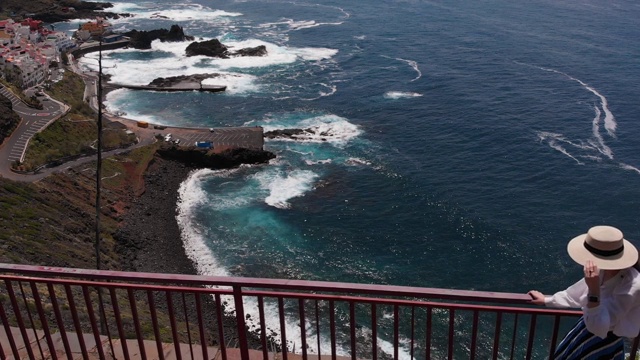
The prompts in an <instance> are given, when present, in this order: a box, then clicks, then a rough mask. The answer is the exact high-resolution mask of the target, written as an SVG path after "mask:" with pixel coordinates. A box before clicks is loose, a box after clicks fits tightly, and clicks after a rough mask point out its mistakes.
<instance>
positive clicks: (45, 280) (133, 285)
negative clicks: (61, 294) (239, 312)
mask: <svg viewBox="0 0 640 360" xmlns="http://www.w3.org/2000/svg"><path fill="white" fill-rule="evenodd" d="M0 279H7V280H12V281H33V282H38V283H44V284H53V285H75V286H93V287H103V288H105V289H133V290H153V291H156V290H158V291H171V292H178V293H180V292H184V293H204V294H220V295H233V291H231V290H230V289H229V290H227V289H219V288H208V287H184V286H171V285H150V284H139V283H123V282H98V281H90V280H71V279H60V278H37V277H28V276H15V275H1V274H0ZM209 285H210V284H209Z"/></svg>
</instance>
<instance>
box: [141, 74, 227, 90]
mask: <svg viewBox="0 0 640 360" xmlns="http://www.w3.org/2000/svg"><path fill="white" fill-rule="evenodd" d="M218 76H220V74H217V73H211V74H193V75H178V76H169V77H159V78H155V79H153V81H152V82H150V83H149V86H156V87H172V86H177V85H180V84H183V83H201V82H202V80H204V79H211V78H214V77H218Z"/></svg>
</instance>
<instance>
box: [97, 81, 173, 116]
mask: <svg viewBox="0 0 640 360" xmlns="http://www.w3.org/2000/svg"><path fill="white" fill-rule="evenodd" d="M132 91H134V90H129V89H117V90H113V91H110V92H109V93H108V94H107V97H106V100H105V101H104V103H103V104H104V106H105V107H106V109H107V111H108V112H110V113H112V114H117V113H121V112H123V110H124V109H126V111H127V112H126V117H127V118H128V119H132V120H139V121H147V122H150V123H156V124H162V123H163V121H162V119H158V118H157V117H156V116H155V115H153V114H149V113H139V112H137V111H135V110H132V109H131V108H130V107H129V105H130V104H129V102H128V99H129V98H130V96H131V93H132Z"/></svg>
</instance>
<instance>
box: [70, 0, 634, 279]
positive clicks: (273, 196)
mask: <svg viewBox="0 0 640 360" xmlns="http://www.w3.org/2000/svg"><path fill="white" fill-rule="evenodd" d="M117 8H118V11H127V12H134V13H136V14H137V16H136V17H134V18H129V19H123V20H118V21H116V22H114V27H115V28H117V29H123V30H124V29H132V28H136V29H140V30H141V29H154V28H159V27H165V28H168V27H169V26H170V25H171V24H174V23H178V24H180V25H181V26H183V27H184V29H185V32H186V33H187V34H190V35H195V36H196V37H198V38H200V37H202V38H205V39H209V38H218V39H220V40H221V41H222V42H223V43H225V44H227V45H232V46H235V47H246V46H256V45H259V44H264V45H266V46H267V49H268V51H269V55H268V56H267V57H266V58H257V59H231V60H210V59H204V58H186V57H184V55H183V52H184V48H185V47H186V45H187V44H186V43H184V44H160V43H155V44H154V48H153V50H152V51H134V50H121V51H116V52H113V53H111V54H110V55H108V57H107V60H106V66H107V67H109V66H110V65H113V64H117V67H116V68H113V69H107V71H108V72H111V73H112V74H113V76H114V80H115V81H117V82H129V83H135V84H142V83H146V82H149V81H151V80H153V79H154V78H155V77H157V76H170V75H179V74H185V73H203V72H208V73H209V72H218V73H223V74H224V76H223V77H221V78H216V79H213V80H211V83H224V84H226V85H228V87H229V91H228V92H227V93H225V94H200V93H188V94H174V93H172V94H160V93H152V92H133V91H125V90H123V91H119V92H115V93H112V94H111V95H110V98H109V103H108V105H109V107H110V109H113V110H120V111H125V112H126V113H127V114H128V115H129V116H130V117H133V118H141V119H150V120H151V121H154V122H157V123H163V124H167V125H176V126H203V127H209V126H239V125H249V126H254V125H260V126H264V127H265V129H267V130H269V129H273V128H285V127H316V126H317V127H320V128H322V129H324V131H326V132H327V134H326V136H325V139H327V140H328V141H321V140H320V139H308V141H298V142H286V141H268V142H267V143H266V145H265V148H266V149H267V150H270V151H273V152H275V153H276V154H277V156H278V158H277V160H275V161H274V162H273V163H272V164H270V165H269V166H264V167H257V168H242V169H239V170H237V171H233V172H225V173H219V172H211V171H200V172H198V173H196V174H193V176H192V177H191V178H190V179H189V180H188V181H186V182H185V183H184V184H183V188H182V189H181V194H182V200H181V202H180V204H178V205H179V209H180V215H179V216H178V219H179V222H180V224H181V226H182V229H183V232H184V233H183V237H184V240H185V244H186V246H187V248H188V252H189V255H190V256H191V257H192V259H194V260H195V261H196V263H197V266H198V267H199V269H200V270H201V271H202V272H203V273H209V274H233V275H240V276H272V277H284V278H302V279H319V280H330V281H349V282H363V283H384V284H394V285H414V286H426V287H445V288H457V289H477V290H492V291H508V292H526V291H528V290H529V289H532V288H536V289H540V290H541V291H543V292H553V291H556V290H559V286H560V287H561V286H564V285H569V284H570V283H572V282H573V281H575V280H576V279H577V278H578V277H579V276H580V274H581V269H580V267H579V266H578V265H575V264H574V263H572V261H571V260H570V258H569V257H568V255H567V254H566V251H565V246H566V243H567V242H568V241H569V240H570V239H571V238H573V237H574V236H577V235H579V234H581V233H584V232H586V231H587V229H588V228H589V227H591V226H593V225H599V224H609V225H614V226H617V227H619V228H620V229H621V230H622V231H623V232H624V233H625V235H626V237H627V238H628V239H630V240H631V241H632V242H635V243H636V245H640V241H638V240H636V239H640V226H639V225H640V224H639V221H638V206H639V198H640V197H639V196H638V195H639V192H640V187H639V186H638V183H639V182H640V170H639V169H640V152H639V151H638V148H639V145H640V140H639V139H638V133H639V131H640V124H638V114H640V103H639V102H638V99H639V97H638V84H640V62H638V58H640V21H639V20H638V19H640V4H638V3H637V2H634V1H612V2H601V1H596V0H581V1H557V0H554V1H551V0H549V1H527V2H524V1H523V2H513V1H482V2H450V1H373V0H363V1H358V2H353V1H344V0H341V1H338V0H335V1H323V2H322V4H316V3H314V2H313V1H305V0H301V1H261V0H248V1H231V0H227V1H211V0H197V1H192V2H187V3H180V4H174V2H173V1H168V0H159V1H155V2H136V3H135V5H134V4H130V3H118V4H117ZM153 14H160V15H162V16H166V17H168V18H169V19H157V18H155V19H154V18H153V17H154V16H153ZM70 26H71V27H73V26H75V25H74V24H71V25H70ZM85 62H86V64H87V66H91V64H92V63H95V62H92V61H89V60H86V61H85Z"/></svg>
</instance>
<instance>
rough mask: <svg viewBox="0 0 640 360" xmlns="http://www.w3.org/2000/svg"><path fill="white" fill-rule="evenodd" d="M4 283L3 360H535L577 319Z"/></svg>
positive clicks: (289, 290) (530, 311) (430, 299)
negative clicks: (466, 359) (13, 359)
mask: <svg viewBox="0 0 640 360" xmlns="http://www.w3.org/2000/svg"><path fill="white" fill-rule="evenodd" d="M0 280H2V281H1V282H0V320H1V322H2V326H1V327H0V338H2V339H3V341H0V355H1V358H2V359H5V358H7V357H11V356H13V357H15V358H24V357H28V358H31V359H40V358H52V359H57V358H69V359H71V358H79V357H80V358H83V359H93V358H100V359H107V358H108V359H112V358H118V359H121V358H122V359H127V360H128V359H138V358H142V359H165V358H166V359H168V358H171V359H173V358H175V359H182V358H190V359H194V358H202V359H214V358H215V359H221V360H230V359H238V358H240V359H247V360H248V359H250V358H251V359H261V358H262V359H264V360H267V359H274V358H275V359H282V360H288V359H294V358H295V359H299V358H300V357H301V358H302V359H321V358H325V359H328V358H329V357H330V358H331V359H337V358H343V359H348V358H351V359H353V360H355V359H373V360H377V359H411V358H416V359H461V358H468V359H532V358H533V359H540V358H546V357H548V356H550V355H551V354H552V353H553V349H554V348H555V346H556V344H557V342H558V341H559V339H560V338H562V336H564V334H565V333H566V332H567V331H568V330H569V328H570V327H571V326H572V325H573V324H574V323H575V322H576V321H577V319H578V318H579V316H580V314H581V313H580V312H579V311H571V310H558V309H549V308H540V307H532V306H529V305H528V300H529V297H528V296H527V295H525V294H512V293H495V292H480V291H461V290H447V289H436V288H416V287H402V286H384V285H369V284H350V283H331V282H318V281H302V280H277V279H257V278H233V277H209V276H190V275H175V274H156V273H135V272H116V271H98V270H84V269H69V268H52V267H40V266H27V265H14V264H0ZM25 344H31V345H30V346H25ZM627 349H628V350H629V349H630V353H633V354H635V353H636V352H637V350H638V338H636V339H635V340H634V341H633V343H629V344H627Z"/></svg>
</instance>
